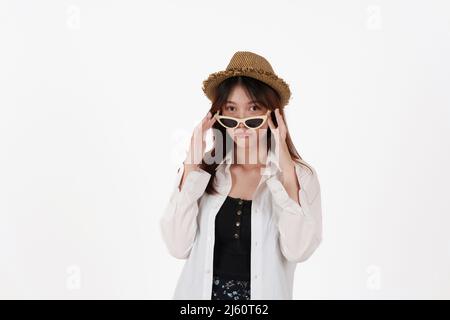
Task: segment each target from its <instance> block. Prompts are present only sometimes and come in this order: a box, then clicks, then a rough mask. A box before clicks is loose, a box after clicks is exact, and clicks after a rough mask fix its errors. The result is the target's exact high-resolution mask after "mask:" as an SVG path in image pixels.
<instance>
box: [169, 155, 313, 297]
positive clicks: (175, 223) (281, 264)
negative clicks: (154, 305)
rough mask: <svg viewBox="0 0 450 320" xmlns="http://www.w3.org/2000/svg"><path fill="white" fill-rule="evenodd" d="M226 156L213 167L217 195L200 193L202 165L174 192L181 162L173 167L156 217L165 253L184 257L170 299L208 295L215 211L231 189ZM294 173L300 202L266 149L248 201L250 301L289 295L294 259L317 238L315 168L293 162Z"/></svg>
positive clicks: (310, 248)
mask: <svg viewBox="0 0 450 320" xmlns="http://www.w3.org/2000/svg"><path fill="white" fill-rule="evenodd" d="M231 159H232V152H229V153H228V154H227V155H226V156H225V157H224V159H223V160H222V162H221V163H220V164H219V165H218V167H217V168H216V175H215V179H214V186H215V187H216V190H217V191H218V192H219V194H217V195H209V194H207V193H206V192H205V189H206V186H207V185H208V182H209V180H210V177H211V174H209V173H208V172H206V171H204V170H202V169H198V170H196V171H191V172H190V173H189V174H188V175H187V176H186V178H185V181H184V184H183V186H182V189H181V191H180V190H179V189H178V186H179V184H180V181H181V178H182V177H183V173H184V165H183V164H182V165H181V166H180V167H179V168H178V173H177V177H176V181H175V185H174V188H173V191H172V194H171V196H170V200H169V203H168V204H167V206H166V209H165V212H164V214H163V215H162V217H161V219H160V227H161V232H162V237H163V239H164V242H165V243H166V245H167V248H168V250H169V252H170V254H171V255H173V256H174V257H176V258H179V259H186V262H185V264H184V267H183V270H182V272H181V275H180V277H179V279H178V283H177V286H176V289H175V294H174V296H173V299H186V300H189V299H195V300H201V299H204V300H209V299H211V291H212V281H213V257H214V239H215V216H216V214H217V212H218V211H219V209H220V207H221V206H222V204H223V203H224V201H225V199H226V197H227V195H228V194H229V192H230V190H231V173H230V165H231ZM303 162H304V163H305V161H303ZM308 165H309V164H308ZM309 166H310V167H311V165H309ZM311 168H312V167H311ZM295 172H296V175H297V179H298V181H299V185H300V191H299V199H300V205H299V204H298V203H297V202H296V201H294V200H293V199H292V198H290V197H289V195H288V193H287V191H286V189H285V188H284V186H283V185H282V183H281V181H280V178H281V177H280V174H281V171H280V168H279V164H278V161H277V159H276V156H275V154H274V153H273V152H272V150H270V151H269V154H268V156H267V162H266V169H265V171H264V173H263V174H262V177H261V180H260V183H259V185H258V187H257V188H256V191H255V193H254V194H253V199H252V206H251V260H250V261H251V267H250V289H251V292H250V298H251V299H252V300H258V299H268V300H275V299H292V289H293V282H294V272H295V268H296V266H297V263H298V262H303V261H305V260H306V259H308V258H309V257H310V256H311V255H312V253H313V252H314V251H315V249H316V248H317V247H318V246H319V244H320V243H321V240H322V209H321V195H320V185H319V181H318V178H317V174H316V171H315V169H314V168H312V172H311V171H310V170H309V169H308V168H307V167H306V166H304V165H301V164H298V163H296V165H295Z"/></svg>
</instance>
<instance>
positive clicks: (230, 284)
mask: <svg viewBox="0 0 450 320" xmlns="http://www.w3.org/2000/svg"><path fill="white" fill-rule="evenodd" d="M211 300H250V281H245V280H234V279H225V278H223V277H220V276H214V277H213V287H212V293H211Z"/></svg>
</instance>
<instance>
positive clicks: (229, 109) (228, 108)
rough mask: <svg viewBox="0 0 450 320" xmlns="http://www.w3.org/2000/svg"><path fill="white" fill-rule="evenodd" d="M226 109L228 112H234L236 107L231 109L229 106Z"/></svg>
mask: <svg viewBox="0 0 450 320" xmlns="http://www.w3.org/2000/svg"><path fill="white" fill-rule="evenodd" d="M225 109H226V110H228V111H234V107H231V106H228V107H226V108H225Z"/></svg>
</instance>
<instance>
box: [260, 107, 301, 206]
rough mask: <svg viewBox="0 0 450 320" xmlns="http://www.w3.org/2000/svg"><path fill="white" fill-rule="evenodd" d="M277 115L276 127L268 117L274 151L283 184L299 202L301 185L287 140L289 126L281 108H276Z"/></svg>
mask: <svg viewBox="0 0 450 320" xmlns="http://www.w3.org/2000/svg"><path fill="white" fill-rule="evenodd" d="M275 117H276V119H277V123H278V127H275V124H274V123H273V121H272V119H271V117H270V114H269V117H268V124H269V128H270V130H271V132H272V135H273V137H274V140H275V148H274V151H275V156H276V159H277V160H278V163H279V165H280V169H281V172H282V177H283V178H282V184H283V186H284V187H285V189H286V191H287V193H288V194H289V196H290V197H291V198H292V199H294V200H295V201H296V202H298V203H299V199H298V192H299V190H300V185H299V182H298V179H297V175H296V173H295V162H294V160H292V157H291V154H290V153H289V148H288V145H287V142H286V137H287V131H288V130H287V126H286V123H285V122H284V119H283V116H282V115H281V113H280V109H279V108H276V109H275Z"/></svg>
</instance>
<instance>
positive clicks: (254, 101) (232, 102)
mask: <svg viewBox="0 0 450 320" xmlns="http://www.w3.org/2000/svg"><path fill="white" fill-rule="evenodd" d="M227 103H231V104H237V103H236V102H234V101H231V100H227ZM252 103H259V102H258V101H256V100H252V101H249V102H248V103H247V104H252Z"/></svg>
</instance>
